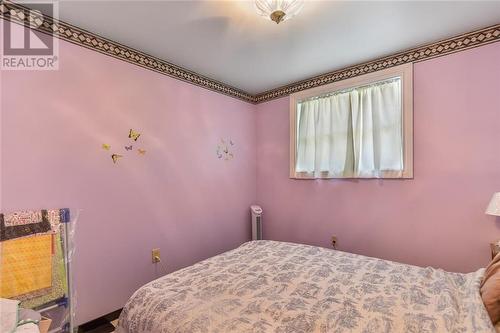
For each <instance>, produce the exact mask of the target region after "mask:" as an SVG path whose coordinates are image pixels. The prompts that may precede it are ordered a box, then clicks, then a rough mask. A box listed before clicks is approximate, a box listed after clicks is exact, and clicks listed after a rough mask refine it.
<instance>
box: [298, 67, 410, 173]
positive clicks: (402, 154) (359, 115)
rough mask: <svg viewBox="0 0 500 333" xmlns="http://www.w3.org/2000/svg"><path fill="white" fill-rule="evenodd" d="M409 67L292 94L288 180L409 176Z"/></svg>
mask: <svg viewBox="0 0 500 333" xmlns="http://www.w3.org/2000/svg"><path fill="white" fill-rule="evenodd" d="M412 90H413V87H412V65H411V64H407V65H402V66H397V67H393V68H389V69H386V70H383V71H379V72H375V73H370V74H366V75H363V76H359V77H355V78H352V79H347V80H344V81H340V82H335V83H333V84H330V85H326V86H323V87H319V88H313V89H310V90H306V91H302V92H299V93H296V94H293V95H291V96H290V103H291V105H290V177H291V178H306V179H309V178H412V177H413V96H412Z"/></svg>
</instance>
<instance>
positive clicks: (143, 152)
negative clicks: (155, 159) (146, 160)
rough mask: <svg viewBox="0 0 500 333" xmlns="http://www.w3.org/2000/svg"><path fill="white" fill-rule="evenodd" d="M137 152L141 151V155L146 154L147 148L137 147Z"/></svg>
mask: <svg viewBox="0 0 500 333" xmlns="http://www.w3.org/2000/svg"><path fill="white" fill-rule="evenodd" d="M137 152H138V153H139V155H145V154H146V150H144V149H141V148H139V149H137Z"/></svg>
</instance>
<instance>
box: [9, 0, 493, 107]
mask: <svg viewBox="0 0 500 333" xmlns="http://www.w3.org/2000/svg"><path fill="white" fill-rule="evenodd" d="M0 1H1V3H0V18H3V19H6V20H9V21H12V22H16V23H19V24H22V25H25V26H28V27H30V28H31V29H35V30H37V31H41V32H44V33H47V34H50V35H53V36H54V37H57V38H60V39H62V40H65V41H68V42H70V43H73V44H76V45H79V46H82V47H85V48H88V49H91V50H94V51H96V52H100V53H103V54H106V55H108V56H111V57H113V58H116V59H120V60H123V61H126V62H128V63H131V64H134V65H137V66H140V67H143V68H146V69H149V70H152V71H155V72H158V73H160V74H164V75H167V76H170V77H173V78H176V79H178V80H181V81H185V82H188V83H191V84H194V85H197V86H200V87H203V88H206V89H209V90H212V91H215V92H218V93H222V94H225V95H228V96H231V97H234V98H238V99H240V100H243V101H245V102H249V103H254V104H258V103H263V102H267V101H270V100H273V99H277V98H280V97H284V96H287V95H290V94H293V93H296V92H299V91H302V90H306V89H310V88H314V87H318V86H322V85H325V84H329V83H332V82H336V81H341V80H345V79H347V78H352V77H355V76H359V75H363V74H367V73H371V72H375V71H378V70H381V69H386V68H390V67H394V66H399V65H402V64H406V63H413V62H419V61H423V60H428V59H431V58H435V57H440V56H443V55H447V54H451V53H454V52H458V51H463V50H466V49H470V48H473V47H477V46H481V45H486V44H489V43H494V42H498V41H500V24H496V25H494V26H491V27H487V28H484V29H481V30H476V31H473V32H469V33H465V34H462V35H459V36H455V37H452V38H449V39H445V40H441V41H438V42H435V43H431V44H426V45H423V46H420V47H416V48H413V49H410V50H407V51H403V52H400V53H396V54H394V55H390V56H387V57H383V58H379V59H376V60H372V61H369V62H365V63H361V64H358V65H354V66H351V67H347V68H343V69H340V70H336V71H333V72H329V73H325V74H322V75H319V76H315V77H312V78H309V79H306V80H302V81H299V82H294V83H291V84H289V85H286V86H283V87H279V88H276V89H272V90H269V91H265V92H262V93H259V94H257V95H252V94H249V93H247V92H245V91H243V90H240V89H238V88H235V87H232V86H230V85H227V84H225V83H222V82H219V81H216V80H213V79H210V78H208V77H205V76H203V75H200V74H197V73H195V72H192V71H189V70H187V69H185V68H182V67H179V66H177V65H174V64H172V63H169V62H167V61H164V60H161V59H159V58H156V57H153V56H151V55H148V54H146V53H144V52H141V51H138V50H136V49H133V48H131V47H128V46H125V45H122V44H120V43H117V42H114V41H112V40H109V39H106V38H104V37H101V36H99V35H96V34H94V33H92V32H89V31H86V30H83V29H81V28H78V27H75V26H73V25H71V24H69V23H66V22H63V21H60V20H56V19H54V18H52V17H50V16H48V15H43V14H37V13H34V12H29V15H27V13H28V11H27V8H26V7H24V6H22V5H20V4H16V3H13V2H11V1H7V0H0Z"/></svg>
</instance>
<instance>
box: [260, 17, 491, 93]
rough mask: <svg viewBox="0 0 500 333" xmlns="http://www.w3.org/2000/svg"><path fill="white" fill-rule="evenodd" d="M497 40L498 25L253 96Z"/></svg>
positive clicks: (314, 84) (302, 87)
mask: <svg viewBox="0 0 500 333" xmlns="http://www.w3.org/2000/svg"><path fill="white" fill-rule="evenodd" d="M497 41H500V24H497V25H494V26H491V27H488V28H485V29H481V30H477V31H473V32H470V33H466V34H463V35H459V36H456V37H452V38H449V39H446V40H442V41H439V42H435V43H432V44H427V45H424V46H420V47H416V48H413V49H410V50H407V51H403V52H400V53H397V54H394V55H391V56H387V57H384V58H379V59H376V60H372V61H369V62H365V63H362V64H359V65H354V66H351V67H347V68H344V69H340V70H337V71H333V72H330V73H326V74H322V75H319V76H316V77H313V78H310V79H306V80H303V81H299V82H295V83H292V84H289V85H286V86H284V87H280V88H276V89H272V90H269V91H266V92H263V93H260V94H257V96H255V102H256V103H262V102H266V101H270V100H272V99H276V98H280V97H284V96H287V95H290V94H293V93H296V92H299V91H302V90H306V89H310V88H314V87H318V86H322V85H325V84H329V83H332V82H336V81H341V80H345V79H348V78H351V77H355V76H359V75H363V74H367V73H371V72H375V71H378V70H381V69H386V68H390V67H394V66H399V65H403V64H406V63H411V62H419V61H423V60H428V59H431V58H435V57H440V56H443V55H447V54H451V53H454V52H458V51H463V50H466V49H470V48H473V47H477V46H481V45H486V44H489V43H493V42H497Z"/></svg>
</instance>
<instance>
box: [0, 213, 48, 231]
mask: <svg viewBox="0 0 500 333" xmlns="http://www.w3.org/2000/svg"><path fill="white" fill-rule="evenodd" d="M4 221H5V226H6V227H13V226H15V225H25V224H32V223H40V222H41V221H42V212H41V211H27V210H24V211H19V212H15V213H11V214H5V217H4Z"/></svg>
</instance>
